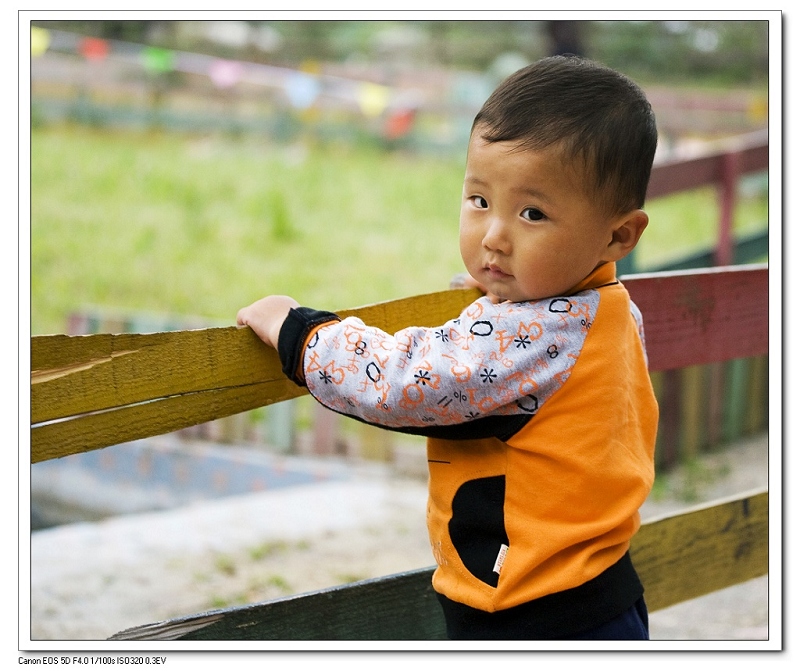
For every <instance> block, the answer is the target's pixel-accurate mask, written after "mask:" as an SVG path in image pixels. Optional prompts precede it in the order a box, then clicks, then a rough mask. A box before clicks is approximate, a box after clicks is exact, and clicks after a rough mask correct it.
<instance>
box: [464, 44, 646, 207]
mask: <svg viewBox="0 0 800 671" xmlns="http://www.w3.org/2000/svg"><path fill="white" fill-rule="evenodd" d="M479 127H480V133H481V138H483V139H484V140H485V141H487V142H504V141H510V142H518V143H519V148H520V149H537V150H540V149H545V148H546V147H549V146H551V145H554V144H557V143H563V146H564V148H565V150H566V151H567V153H568V155H569V156H570V157H571V158H572V159H581V160H582V161H583V164H584V166H585V168H586V169H587V170H588V172H589V174H590V175H592V176H593V177H594V181H595V183H594V186H595V189H596V190H597V191H598V192H600V191H602V192H603V194H604V195H603V196H602V198H601V203H598V205H601V206H605V207H607V208H608V209H609V210H610V211H611V212H612V213H614V214H617V213H621V212H627V211H628V210H631V209H635V208H640V207H642V206H643V205H644V199H645V194H646V193H647V183H648V182H649V180H650V169H651V168H652V166H653V156H654V155H655V151H656V142H657V140H658V134H657V131H656V122H655V116H654V114H653V110H652V108H651V107H650V103H649V102H648V101H647V98H645V96H644V93H642V90H641V89H640V88H639V87H638V86H637V85H636V84H635V83H633V82H632V81H631V80H630V79H628V78H627V77H625V76H624V75H622V74H620V73H619V72H616V71H615V70H612V69H610V68H608V67H605V66H603V65H600V64H599V63H595V62H593V61H590V60H585V59H582V58H579V57H576V56H553V57H550V58H544V59H542V60H539V61H536V62H535V63H532V64H531V65H528V66H526V67H524V68H522V69H521V70H518V71H517V72H515V73H514V74H512V75H511V76H510V77H508V78H507V79H506V80H504V81H503V82H502V83H501V84H500V86H498V87H497V89H496V90H495V91H494V93H492V95H491V96H489V99H488V100H487V101H486V102H485V103H484V105H483V107H482V108H481V111H480V112H478V115H477V116H476V117H475V121H474V122H473V125H472V130H473V131H475V129H476V128H479Z"/></svg>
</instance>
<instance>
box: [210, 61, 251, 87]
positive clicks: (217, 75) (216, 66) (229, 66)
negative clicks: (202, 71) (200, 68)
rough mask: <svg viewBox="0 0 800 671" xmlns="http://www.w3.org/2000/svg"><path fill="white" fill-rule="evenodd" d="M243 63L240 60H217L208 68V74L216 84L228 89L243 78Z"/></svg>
mask: <svg viewBox="0 0 800 671" xmlns="http://www.w3.org/2000/svg"><path fill="white" fill-rule="evenodd" d="M242 70H243V68H242V64H241V63H239V62H238V61H225V60H215V61H213V62H212V63H211V65H210V66H209V68H208V76H209V77H210V78H211V81H212V82H214V85H215V86H217V87H219V88H221V89H227V88H230V87H231V86H234V85H235V84H237V83H238V82H239V80H240V79H241V78H242Z"/></svg>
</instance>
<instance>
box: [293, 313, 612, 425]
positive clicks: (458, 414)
mask: <svg viewBox="0 0 800 671" xmlns="http://www.w3.org/2000/svg"><path fill="white" fill-rule="evenodd" d="M567 303H569V304H570V305H566V304H567ZM596 305H597V302H596V301H595V300H593V299H591V298H589V299H579V298H573V299H569V301H568V300H567V299H556V300H554V301H553V304H552V305H551V304H549V303H548V302H540V303H538V304H528V305H515V304H509V303H504V304H502V305H495V304H493V303H492V302H491V299H488V298H482V299H479V300H478V301H476V302H475V303H473V304H472V305H471V306H469V307H467V308H466V309H465V310H464V312H462V314H461V315H460V316H459V317H458V318H456V319H454V320H451V321H449V322H447V323H446V324H444V325H442V326H440V327H435V328H420V327H410V328H406V329H403V330H401V331H398V332H397V333H395V334H394V335H391V334H388V333H386V332H384V331H382V330H380V329H377V328H375V327H370V326H367V325H366V324H364V323H363V322H362V321H361V320H359V319H356V318H353V317H350V318H348V319H345V320H343V321H339V320H338V317H336V315H333V314H331V313H324V312H320V311H317V310H312V309H310V308H295V309H292V310H291V311H290V312H289V315H288V318H287V319H286V321H285V324H284V326H283V328H282V329H281V330H280V336H279V343H278V353H279V354H280V357H281V361H282V363H283V367H284V372H285V373H286V374H287V375H288V376H289V377H291V378H292V379H294V380H295V381H297V382H298V383H299V384H305V386H307V387H308V390H309V391H310V392H311V394H312V396H314V397H315V398H316V399H317V400H318V401H320V402H321V403H322V404H323V405H325V406H327V407H328V408H330V409H332V410H335V411H336V412H339V413H342V414H345V415H349V416H353V417H357V418H358V419H361V420H364V421H366V422H369V423H372V424H378V425H380V426H384V427H386V428H394V429H396V430H400V431H408V432H412V433H422V434H424V435H438V433H437V432H438V431H439V428H441V429H442V430H446V435H447V436H448V437H472V438H475V437H482V436H488V435H495V436H497V437H501V436H504V435H513V433H514V432H515V431H516V430H518V429H519V428H520V426H521V425H522V423H524V422H527V421H528V420H529V419H530V417H531V416H532V415H533V414H535V413H536V412H537V410H538V408H539V407H540V405H541V404H542V403H543V402H544V401H545V400H546V399H547V398H548V397H549V396H550V395H551V394H552V393H554V391H555V390H556V389H557V388H559V387H560V386H561V385H562V384H563V382H564V381H565V380H566V378H567V377H568V376H569V371H570V370H571V368H572V364H573V363H574V361H575V358H576V357H577V353H578V352H579V351H580V349H581V347H582V344H583V339H584V337H585V335H586V332H587V331H588V324H589V323H591V321H592V319H593V313H594V309H596ZM437 427H438V428H437ZM457 427H460V428H457ZM461 429H463V431H462V430H461ZM461 434H463V436H462V435H461ZM442 435H443V436H444V435H445V434H444V433H443V434H442Z"/></svg>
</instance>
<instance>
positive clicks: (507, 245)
mask: <svg viewBox="0 0 800 671" xmlns="http://www.w3.org/2000/svg"><path fill="white" fill-rule="evenodd" d="M483 246H484V248H486V249H488V250H490V251H493V252H500V253H501V254H508V253H509V252H510V251H511V242H510V240H509V237H508V230H507V227H506V224H505V222H504V221H503V218H502V217H492V218H491V219H490V220H489V222H488V226H487V227H486V232H485V233H484V235H483Z"/></svg>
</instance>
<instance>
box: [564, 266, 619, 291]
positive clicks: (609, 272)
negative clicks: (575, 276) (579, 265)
mask: <svg viewBox="0 0 800 671" xmlns="http://www.w3.org/2000/svg"><path fill="white" fill-rule="evenodd" d="M616 281H617V264H616V263H614V262H613V261H608V262H606V263H603V264H602V265H600V266H598V267H597V268H595V269H594V270H593V271H592V272H591V273H589V275H587V276H586V277H585V278H584V279H582V280H581V281H580V282H578V284H576V285H575V286H574V287H572V289H570V290H569V291H568V292H567V294H568V295H571V294H577V293H578V292H579V291H586V290H587V289H597V288H598V287H600V286H603V285H605V284H613V283H614V282H616Z"/></svg>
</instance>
